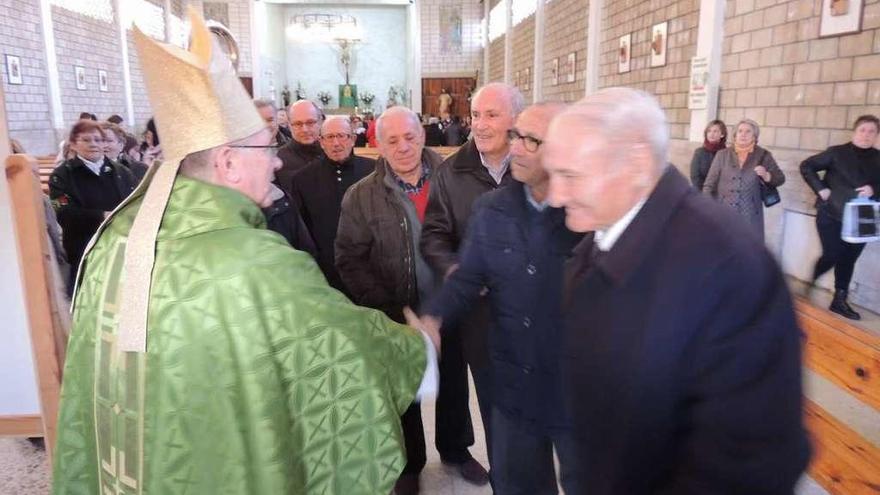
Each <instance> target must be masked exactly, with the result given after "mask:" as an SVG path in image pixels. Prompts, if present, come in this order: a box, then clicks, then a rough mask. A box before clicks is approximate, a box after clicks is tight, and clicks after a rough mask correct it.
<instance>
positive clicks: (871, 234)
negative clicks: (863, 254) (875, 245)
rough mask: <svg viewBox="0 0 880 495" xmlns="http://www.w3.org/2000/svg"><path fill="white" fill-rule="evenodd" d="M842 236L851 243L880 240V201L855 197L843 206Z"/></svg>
mask: <svg viewBox="0 0 880 495" xmlns="http://www.w3.org/2000/svg"><path fill="white" fill-rule="evenodd" d="M840 238H841V239H843V240H844V241H846V242H850V243H866V242H874V241H880V202H878V201H871V200H870V199H868V198H855V199H852V200H850V201H848V202H847V203H846V205H845V206H844V207H843V219H842V222H841V228H840Z"/></svg>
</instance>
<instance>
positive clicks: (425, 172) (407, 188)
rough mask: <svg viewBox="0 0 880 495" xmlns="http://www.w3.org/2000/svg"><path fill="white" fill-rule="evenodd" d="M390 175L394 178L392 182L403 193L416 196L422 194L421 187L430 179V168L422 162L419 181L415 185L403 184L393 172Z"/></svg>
mask: <svg viewBox="0 0 880 495" xmlns="http://www.w3.org/2000/svg"><path fill="white" fill-rule="evenodd" d="M389 168H390V167H389ZM391 175H393V176H394V181H395V182H397V185H398V186H400V188H401V189H402V190H403V192H405V193H407V194H418V193H420V192H422V187H424V186H425V182H427V181H428V179H430V178H431V166H430V165H428V163H427V162H425V161H422V176H421V177H419V181H418V182H416V183H415V185H413V184H409V183H407V182H405V181H404V180H403V179H401V178H400V177H398V176H397V174H395V173H394V172H393V171H392V172H391Z"/></svg>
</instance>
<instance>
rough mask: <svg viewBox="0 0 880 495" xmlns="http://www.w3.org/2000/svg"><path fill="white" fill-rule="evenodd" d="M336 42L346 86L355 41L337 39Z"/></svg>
mask: <svg viewBox="0 0 880 495" xmlns="http://www.w3.org/2000/svg"><path fill="white" fill-rule="evenodd" d="M336 41H337V43H339V49H340V54H339V61H340V62H342V67H343V68H344V71H345V84H346V86H347V85H348V84H349V71H350V70H351V56H352V51H353V49H354V44H355V43H356V40H348V39H338V40H336Z"/></svg>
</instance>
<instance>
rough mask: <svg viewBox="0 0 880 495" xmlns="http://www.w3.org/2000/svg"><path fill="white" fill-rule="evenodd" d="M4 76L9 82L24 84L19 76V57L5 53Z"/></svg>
mask: <svg viewBox="0 0 880 495" xmlns="http://www.w3.org/2000/svg"><path fill="white" fill-rule="evenodd" d="M6 76H7V80H8V81H9V84H24V80H23V78H22V77H21V59H20V58H18V57H17V56H15V55H6Z"/></svg>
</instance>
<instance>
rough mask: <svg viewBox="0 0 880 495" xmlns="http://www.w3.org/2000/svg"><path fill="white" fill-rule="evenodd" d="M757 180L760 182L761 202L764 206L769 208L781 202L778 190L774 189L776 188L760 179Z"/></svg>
mask: <svg viewBox="0 0 880 495" xmlns="http://www.w3.org/2000/svg"><path fill="white" fill-rule="evenodd" d="M758 180H759V181H760V182H761V201H762V202H763V203H764V206H766V207H768V208H769V207H771V206H773V205H775V204H777V203H780V202H782V197H781V196H779V189H776V186H771V185H770V184H768V183H766V182H764V181H763V180H761V179H760V178H758Z"/></svg>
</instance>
